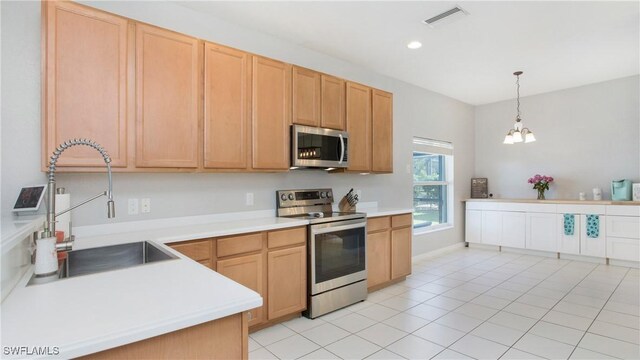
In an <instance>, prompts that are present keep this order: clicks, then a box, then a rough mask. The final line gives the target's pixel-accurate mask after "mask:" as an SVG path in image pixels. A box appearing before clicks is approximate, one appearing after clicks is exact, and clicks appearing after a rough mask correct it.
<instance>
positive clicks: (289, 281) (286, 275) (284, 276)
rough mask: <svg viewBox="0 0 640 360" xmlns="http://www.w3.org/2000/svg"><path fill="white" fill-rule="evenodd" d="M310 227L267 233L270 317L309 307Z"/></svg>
mask: <svg viewBox="0 0 640 360" xmlns="http://www.w3.org/2000/svg"><path fill="white" fill-rule="evenodd" d="M306 230H307V229H306V228H305V227H298V228H293V229H286V230H277V231H270V232H269V233H267V247H268V249H269V252H268V254H267V264H268V266H267V267H268V280H267V283H268V286H269V289H268V291H267V293H268V301H267V303H268V305H267V306H268V318H269V320H273V319H277V318H279V317H282V316H286V315H289V314H294V313H298V312H301V311H303V310H305V309H306V308H307V246H306V244H307V231H306Z"/></svg>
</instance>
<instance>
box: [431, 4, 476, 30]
mask: <svg viewBox="0 0 640 360" xmlns="http://www.w3.org/2000/svg"><path fill="white" fill-rule="evenodd" d="M466 15H469V13H468V12H467V11H466V10H464V9H463V8H461V7H460V6H458V5H456V7H454V8H453V9H450V10H447V11H445V12H443V13H441V14H438V15H436V16H433V17H431V18H429V19H427V20H424V21H423V23H425V24H427V25H429V26H430V27H435V26H436V25H442V24H444V23H449V22H451V21H453V20H455V19H458V18H460V17H462V16H466Z"/></svg>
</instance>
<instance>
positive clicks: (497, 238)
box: [482, 211, 502, 245]
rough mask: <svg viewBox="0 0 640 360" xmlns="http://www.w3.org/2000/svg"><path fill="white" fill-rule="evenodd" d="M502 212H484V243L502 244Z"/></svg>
mask: <svg viewBox="0 0 640 360" xmlns="http://www.w3.org/2000/svg"><path fill="white" fill-rule="evenodd" d="M501 234H502V213H501V212H499V211H483V212H482V243H483V244H489V245H500V243H501V241H502V237H501Z"/></svg>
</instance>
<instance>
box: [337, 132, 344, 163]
mask: <svg viewBox="0 0 640 360" xmlns="http://www.w3.org/2000/svg"><path fill="white" fill-rule="evenodd" d="M338 137H339V138H340V161H338V164H342V161H343V160H344V138H343V137H342V134H338Z"/></svg>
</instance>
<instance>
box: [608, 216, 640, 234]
mask: <svg viewBox="0 0 640 360" xmlns="http://www.w3.org/2000/svg"><path fill="white" fill-rule="evenodd" d="M607 236H613V237H621V238H629V239H640V217H635V216H607Z"/></svg>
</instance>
